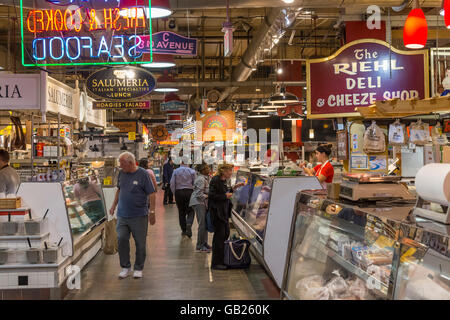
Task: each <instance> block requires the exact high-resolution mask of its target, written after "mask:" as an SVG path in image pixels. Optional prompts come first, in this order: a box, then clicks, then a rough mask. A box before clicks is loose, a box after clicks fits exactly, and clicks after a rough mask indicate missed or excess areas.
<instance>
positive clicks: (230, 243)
mask: <svg viewBox="0 0 450 320" xmlns="http://www.w3.org/2000/svg"><path fill="white" fill-rule="evenodd" d="M228 245H229V246H230V249H231V253H232V254H233V256H234V257H235V258H236V259H237V260H239V261H240V260H242V257H243V256H244V253H245V250H246V249H247V244H246V243H244V248H243V249H242V252H241V256H240V257H238V255H237V254H236V252H234V248H233V243H232V242H229V243H228Z"/></svg>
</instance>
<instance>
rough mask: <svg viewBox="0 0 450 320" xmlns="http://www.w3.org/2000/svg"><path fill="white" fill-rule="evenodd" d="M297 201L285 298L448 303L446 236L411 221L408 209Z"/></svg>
mask: <svg viewBox="0 0 450 320" xmlns="http://www.w3.org/2000/svg"><path fill="white" fill-rule="evenodd" d="M296 198H297V200H296V202H297V205H296V215H295V216H294V219H293V223H292V228H291V236H290V246H289V250H288V251H289V253H288V255H287V263H286V270H285V274H284V278H283V286H282V298H286V299H300V300H373V299H377V300H378V299H383V300H384V299H449V294H450V291H449V268H450V264H449V257H448V256H449V253H448V251H449V250H448V248H449V237H448V234H445V233H442V232H437V231H436V230H433V229H431V228H430V224H429V223H422V224H421V223H418V222H417V221H414V220H413V219H411V216H410V215H409V212H410V211H411V210H412V209H413V208H412V206H411V205H410V204H404V205H400V204H399V203H397V204H396V205H397V206H389V205H388V204H387V203H384V204H383V203H378V204H370V205H368V204H367V203H360V204H358V205H356V204H352V203H350V202H345V201H340V202H336V201H334V200H330V199H327V197H326V194H325V193H324V192H317V191H304V192H300V193H299V194H298V195H297V197H296ZM420 220H423V219H420ZM433 224H435V223H433ZM429 239H433V240H432V241H430V240H429ZM437 243H439V246H436V244H437ZM432 244H433V245H434V247H433V246H432ZM436 247H439V248H440V252H438V250H436ZM444 248H445V249H444Z"/></svg>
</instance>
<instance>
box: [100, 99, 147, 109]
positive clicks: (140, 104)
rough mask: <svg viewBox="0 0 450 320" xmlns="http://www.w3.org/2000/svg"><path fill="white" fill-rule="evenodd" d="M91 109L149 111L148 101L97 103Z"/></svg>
mask: <svg viewBox="0 0 450 320" xmlns="http://www.w3.org/2000/svg"><path fill="white" fill-rule="evenodd" d="M93 109H94V110H95V109H150V101H97V102H94V105H93Z"/></svg>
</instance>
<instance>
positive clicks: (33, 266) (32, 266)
mask: <svg viewBox="0 0 450 320" xmlns="http://www.w3.org/2000/svg"><path fill="white" fill-rule="evenodd" d="M36 268H58V264H56V263H42V264H31V263H28V264H17V263H16V264H13V263H12V264H7V263H5V264H1V265H0V270H1V269H36Z"/></svg>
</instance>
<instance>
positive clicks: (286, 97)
mask: <svg viewBox="0 0 450 320" xmlns="http://www.w3.org/2000/svg"><path fill="white" fill-rule="evenodd" d="M268 102H269V103H271V104H277V105H278V104H283V105H284V104H286V103H298V102H299V100H298V98H297V96H296V95H294V94H292V93H290V92H286V88H284V87H281V89H280V92H279V93H276V94H274V95H273V96H271V97H270V99H269V101H268Z"/></svg>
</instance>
